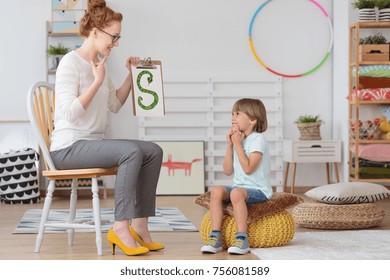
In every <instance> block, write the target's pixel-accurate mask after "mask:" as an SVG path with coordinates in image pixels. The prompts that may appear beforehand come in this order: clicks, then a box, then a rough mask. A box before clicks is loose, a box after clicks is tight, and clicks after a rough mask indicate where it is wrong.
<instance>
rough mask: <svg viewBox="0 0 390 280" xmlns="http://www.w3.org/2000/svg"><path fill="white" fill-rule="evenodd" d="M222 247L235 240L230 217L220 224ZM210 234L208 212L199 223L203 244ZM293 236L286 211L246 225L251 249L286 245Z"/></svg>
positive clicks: (289, 218) (289, 216)
mask: <svg viewBox="0 0 390 280" xmlns="http://www.w3.org/2000/svg"><path fill="white" fill-rule="evenodd" d="M221 232H222V247H223V248H224V249H227V248H229V247H230V246H232V245H233V244H234V241H235V239H236V233H237V228H236V223H235V221H234V218H233V217H232V216H227V215H225V216H224V217H223V222H222V230H221ZM210 233H211V221H210V212H207V213H206V215H205V216H204V218H203V220H202V223H201V230H200V234H201V236H202V239H203V241H204V243H205V244H207V243H208V241H209V235H210ZM294 234H295V223H294V219H293V217H292V216H291V214H290V213H289V212H288V211H286V210H285V211H281V212H277V213H275V214H273V215H269V216H265V217H263V218H261V219H259V220H256V221H254V222H252V223H250V224H249V225H248V241H249V246H250V247H251V248H259V247H277V246H282V245H285V244H287V243H288V242H289V241H290V240H292V239H293V237H294Z"/></svg>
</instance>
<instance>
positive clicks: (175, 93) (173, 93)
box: [138, 77, 283, 190]
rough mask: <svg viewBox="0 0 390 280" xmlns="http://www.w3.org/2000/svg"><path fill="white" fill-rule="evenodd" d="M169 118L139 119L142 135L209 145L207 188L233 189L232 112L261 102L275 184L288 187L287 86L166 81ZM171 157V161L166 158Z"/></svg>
mask: <svg viewBox="0 0 390 280" xmlns="http://www.w3.org/2000/svg"><path fill="white" fill-rule="evenodd" d="M164 97H165V106H166V108H165V109H166V110H165V111H166V115H165V116H164V117H162V118H159V117H143V118H139V131H138V135H139V138H140V139H141V140H148V141H204V143H205V173H206V174H205V186H206V187H208V188H210V187H212V186H216V185H229V184H231V183H232V177H227V176H225V175H224V174H223V168H222V164H223V159H224V156H225V151H226V133H227V132H228V130H229V129H230V126H231V109H232V106H233V104H234V102H235V101H236V100H238V99H240V98H244V97H247V98H259V99H261V100H262V101H263V102H264V105H265V106H266V109H267V116H268V129H267V131H266V132H265V133H264V134H265V136H266V137H267V139H268V141H269V144H270V153H271V170H272V174H271V184H272V185H273V186H275V187H277V190H281V188H282V184H283V94H282V80H281V78H275V79H273V80H260V79H259V78H226V77H218V78H211V77H208V78H207V77H205V78H187V79H166V80H164ZM164 156H165V155H164Z"/></svg>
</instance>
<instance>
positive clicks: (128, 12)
mask: <svg viewBox="0 0 390 280" xmlns="http://www.w3.org/2000/svg"><path fill="white" fill-rule="evenodd" d="M343 1H346V0H342V1H340V2H343ZM264 2H265V1H258V0H246V1H238V0H213V1H210V0H187V1H180V0H164V1H161V0H144V1H135V0H127V1H123V0H108V1H107V3H108V5H109V6H111V7H112V8H113V9H114V10H118V11H120V12H122V13H123V15H124V20H123V23H122V36H123V37H122V39H121V40H120V46H119V48H118V49H116V50H114V51H113V52H112V54H111V57H110V58H109V60H108V65H109V67H110V70H111V73H112V76H113V80H114V82H115V83H116V84H117V85H119V83H120V81H121V79H122V77H123V76H124V75H125V71H126V70H125V68H124V60H125V58H126V56H128V55H138V56H140V57H141V58H143V57H148V56H151V57H152V58H154V59H161V60H162V61H163V71H164V78H166V79H169V78H177V77H192V76H203V77H204V76H206V77H212V76H216V75H217V76H229V77H231V76H235V75H239V76H241V77H242V76H246V75H249V76H251V77H253V76H256V75H258V76H259V78H262V79H264V78H265V77H271V76H272V75H273V74H271V73H269V72H268V71H267V70H265V69H264V68H263V67H262V66H260V65H259V64H258V63H257V62H256V60H255V59H254V57H253V56H252V54H251V52H250V48H249V44H248V28H249V22H250V20H251V18H252V15H253V13H254V12H255V11H256V9H257V8H258V7H259V6H260V5H261V4H262V3H264ZM317 2H318V3H320V4H321V5H322V6H323V7H324V8H325V10H326V11H327V12H328V13H329V14H330V17H331V18H333V15H332V14H333V5H332V3H333V1H328V0H318V1H317ZM335 2H339V1H335ZM50 5H51V4H50V1H36V0H35V1H34V0H20V1H8V2H7V9H1V12H0V23H1V24H2V26H9V27H10V28H4V31H3V32H4V33H3V35H2V36H3V38H5V40H6V42H7V44H4V43H2V44H0V51H1V53H2V54H3V58H2V63H1V64H0V65H1V66H0V67H1V69H0V74H1V75H0V77H1V84H2V91H1V92H0V98H1V100H2V102H1V105H0V111H1V112H2V113H1V112H0V119H14V118H27V117H26V114H25V112H24V110H21V113H20V112H19V113H18V112H17V111H18V110H16V108H20V106H22V107H24V106H25V104H24V96H25V94H26V91H27V89H28V87H29V86H30V85H31V84H32V83H33V82H35V81H37V80H44V79H45V21H46V20H50V12H51V6H50ZM26 7H28V8H26ZM10 10H11V11H18V13H17V14H18V18H17V19H16V20H15V16H14V15H15V13H9V12H7V11H10ZM254 28H255V29H254V32H253V37H254V38H253V39H254V43H255V47H256V49H257V50H258V54H259V55H260V56H261V57H262V59H263V61H264V62H266V63H267V64H269V66H270V67H271V66H272V67H273V68H274V69H275V70H279V71H281V72H286V73H296V72H304V71H306V70H308V69H311V68H312V67H313V66H314V65H316V64H317V62H318V59H319V58H322V55H324V53H325V50H326V47H327V41H328V39H329V38H328V37H327V32H328V29H327V25H326V20H325V18H324V16H323V15H322V14H321V12H319V9H317V8H316V7H314V5H313V4H312V3H311V2H309V1H306V0H294V1H291V0H278V1H271V2H270V3H269V4H267V7H266V8H264V9H263V11H262V12H261V13H260V14H259V15H258V17H257V18H256V22H255V26H254ZM335 38H336V37H335ZM270 43H274V44H270ZM16 57H19V58H20V59H19V60H17V61H20V62H18V63H16V59H15V58H16ZM272 67H271V68H272ZM346 71H347V69H346ZM283 89H284V94H285V96H284V124H285V128H284V137H285V138H289V139H297V138H298V137H299V133H298V129H297V128H296V126H295V125H294V120H295V119H296V117H297V116H298V115H301V114H319V115H320V116H321V117H322V119H323V120H324V121H325V124H324V125H323V126H322V127H321V134H322V138H323V139H330V138H332V137H333V135H332V134H333V133H334V131H337V129H336V128H334V123H337V121H334V119H333V107H334V104H335V101H334V99H333V90H334V89H333V53H332V55H331V56H330V57H329V59H328V60H327V61H326V63H325V64H324V65H323V66H322V67H321V68H320V69H318V70H317V71H315V72H314V73H312V74H310V75H308V76H305V77H301V78H294V79H291V78H290V79H289V78H285V79H284V81H283ZM183 94H185V93H183ZM345 94H346V93H345ZM10 96H12V98H10ZM5 101H7V102H10V103H6V104H5V103H3V102H5ZM4 108H8V109H7V110H8V111H7V113H6V114H4V111H5V110H3V109H4ZM9 108H15V110H9ZM13 111H15V114H14V113H13ZM19 111H20V110H19ZM227 121H229V120H227ZM7 130H8V128H7ZM7 130H6V129H4V125H2V124H1V123H0V139H1V138H2V137H3V136H4V135H5V134H6V133H7ZM109 134H110V135H111V136H112V137H124V138H132V137H137V120H136V118H134V117H133V116H132V111H131V102H127V104H126V105H125V108H124V109H123V110H122V111H121V112H120V113H119V114H117V115H115V116H111V125H110V127H109ZM308 174H310V175H308ZM325 177H326V176H325V168H324V166H322V165H319V164H318V165H304V164H302V166H298V170H297V179H296V185H308V186H310V185H320V184H323V183H325Z"/></svg>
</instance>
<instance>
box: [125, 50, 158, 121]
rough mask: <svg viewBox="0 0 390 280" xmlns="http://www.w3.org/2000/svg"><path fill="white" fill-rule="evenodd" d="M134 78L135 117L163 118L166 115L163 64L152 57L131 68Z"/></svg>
mask: <svg viewBox="0 0 390 280" xmlns="http://www.w3.org/2000/svg"><path fill="white" fill-rule="evenodd" d="M130 72H131V77H132V86H131V89H132V93H133V115H134V116H139V117H162V116H164V115H165V102H164V89H163V78H162V64H161V61H159V60H152V59H151V58H150V57H149V58H146V59H144V60H141V61H140V63H139V64H138V65H137V66H131V68H130Z"/></svg>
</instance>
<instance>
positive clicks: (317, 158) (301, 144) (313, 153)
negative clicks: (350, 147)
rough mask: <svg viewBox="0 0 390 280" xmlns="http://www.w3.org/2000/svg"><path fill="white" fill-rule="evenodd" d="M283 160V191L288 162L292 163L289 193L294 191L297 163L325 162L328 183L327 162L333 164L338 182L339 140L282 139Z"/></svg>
mask: <svg viewBox="0 0 390 280" xmlns="http://www.w3.org/2000/svg"><path fill="white" fill-rule="evenodd" d="M283 161H285V162H286V172H285V175H284V184H283V191H284V192H285V191H286V186H287V179H288V171H289V168H290V163H293V174H292V182H291V193H294V183H295V173H296V169H297V163H322V162H324V163H326V175H327V181H328V184H330V175H329V163H333V164H334V169H335V175H336V181H337V182H340V178H339V171H338V164H337V163H338V162H341V141H340V140H308V141H306V140H283Z"/></svg>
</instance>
